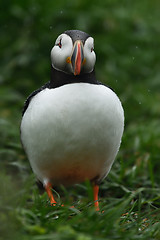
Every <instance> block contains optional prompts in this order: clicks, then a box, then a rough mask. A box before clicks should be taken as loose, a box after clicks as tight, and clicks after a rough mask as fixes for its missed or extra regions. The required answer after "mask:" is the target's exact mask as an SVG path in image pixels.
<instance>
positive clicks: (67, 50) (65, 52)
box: [51, 33, 96, 74]
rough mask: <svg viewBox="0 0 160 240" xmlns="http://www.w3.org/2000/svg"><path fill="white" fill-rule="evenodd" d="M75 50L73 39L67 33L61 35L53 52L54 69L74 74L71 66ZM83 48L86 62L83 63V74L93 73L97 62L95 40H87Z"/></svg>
mask: <svg viewBox="0 0 160 240" xmlns="http://www.w3.org/2000/svg"><path fill="white" fill-rule="evenodd" d="M73 48H74V46H73V42H72V39H71V37H70V36H68V35H67V34H65V33H63V34H61V35H60V36H59V37H58V38H57V39H56V42H55V46H54V47H53V48H52V50H51V62H52V66H53V68H55V69H57V70H59V71H62V72H66V73H70V74H71V73H73V68H72V64H71V56H72V53H73ZM82 48H83V54H84V60H83V62H82V67H81V72H83V73H89V72H92V71H93V69H94V65H95V61H96V55H95V52H94V40H93V38H92V37H89V38H87V39H86V41H85V43H84V46H83V47H82Z"/></svg>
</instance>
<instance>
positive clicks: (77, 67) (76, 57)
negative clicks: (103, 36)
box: [71, 40, 84, 75]
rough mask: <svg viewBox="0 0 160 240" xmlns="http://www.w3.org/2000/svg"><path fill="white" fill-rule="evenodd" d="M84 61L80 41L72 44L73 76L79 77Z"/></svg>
mask: <svg viewBox="0 0 160 240" xmlns="http://www.w3.org/2000/svg"><path fill="white" fill-rule="evenodd" d="M83 60H84V53H83V44H82V42H81V41H80V40H77V41H76V42H75V43H74V47H73V52H72V56H71V64H72V70H73V74H74V75H79V74H80V72H81V68H82V63H83Z"/></svg>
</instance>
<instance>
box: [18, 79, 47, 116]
mask: <svg viewBox="0 0 160 240" xmlns="http://www.w3.org/2000/svg"><path fill="white" fill-rule="evenodd" d="M45 88H50V82H47V83H46V84H45V85H43V86H42V87H40V88H38V89H37V90H35V91H34V92H32V93H31V94H30V95H29V96H28V98H27V99H26V101H25V103H24V107H23V111H22V116H23V115H24V113H25V111H26V109H27V108H28V105H29V103H30V101H31V100H32V98H33V97H34V96H35V95H36V94H37V93H39V92H41V91H42V90H44V89H45Z"/></svg>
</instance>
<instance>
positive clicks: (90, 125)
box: [21, 83, 124, 185]
mask: <svg viewBox="0 0 160 240" xmlns="http://www.w3.org/2000/svg"><path fill="white" fill-rule="evenodd" d="M123 128H124V114H123V108H122V106H121V103H120V101H119V99H118V97H117V96H116V94H115V93H114V92H113V91H112V90H111V89H109V88H107V87H105V86H103V85H92V84H88V83H73V84H67V85H64V86H62V87H59V88H55V89H45V90H43V91H41V92H40V93H38V94H37V95H36V96H34V97H33V99H32V101H31V102H30V104H29V106H28V108H27V110H26V112H25V114H24V116H23V119H22V123H21V139H22V143H23V145H24V148H25V151H26V153H27V155H28V158H29V161H30V164H31V167H32V169H33V171H34V172H35V174H36V175H37V177H38V179H39V180H41V181H42V182H44V181H46V180H49V181H50V182H52V183H53V185H55V184H59V183H61V184H71V183H77V182H81V181H84V180H85V179H94V178H97V180H98V179H101V178H103V177H104V176H105V175H107V173H108V172H109V170H110V168H111V166H112V163H113V161H114V159H115V157H116V154H117V152H118V149H119V146H120V142H121V137H122V133H123Z"/></svg>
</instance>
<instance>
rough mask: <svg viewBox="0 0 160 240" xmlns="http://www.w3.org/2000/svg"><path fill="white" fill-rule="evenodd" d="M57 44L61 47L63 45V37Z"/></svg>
mask: <svg viewBox="0 0 160 240" xmlns="http://www.w3.org/2000/svg"><path fill="white" fill-rule="evenodd" d="M56 46H59V48H61V47H62V38H60V40H59V43H57V44H56Z"/></svg>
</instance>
